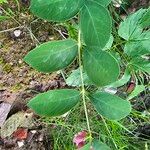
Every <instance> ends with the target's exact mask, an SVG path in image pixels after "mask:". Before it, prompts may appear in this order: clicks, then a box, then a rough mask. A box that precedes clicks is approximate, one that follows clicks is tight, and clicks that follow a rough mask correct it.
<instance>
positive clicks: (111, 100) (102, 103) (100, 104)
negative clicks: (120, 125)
mask: <svg viewBox="0 0 150 150" xmlns="http://www.w3.org/2000/svg"><path fill="white" fill-rule="evenodd" d="M90 99H91V101H92V103H93V105H94V107H95V108H96V110H97V112H98V113H99V114H100V115H102V116H104V117H106V118H107V119H110V120H120V119H122V118H124V117H126V116H127V115H129V113H130V112H131V104H130V102H129V101H127V100H123V99H121V98H120V97H117V96H115V95H111V94H109V93H105V92H97V93H94V94H93V95H91V96H90Z"/></svg>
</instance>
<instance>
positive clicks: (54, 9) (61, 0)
mask: <svg viewBox="0 0 150 150" xmlns="http://www.w3.org/2000/svg"><path fill="white" fill-rule="evenodd" d="M83 4H84V0H31V6H30V8H31V11H32V13H33V14H35V15H36V16H38V17H40V18H42V19H45V20H48V21H65V20H68V19H70V18H72V17H74V16H75V15H76V14H77V13H78V12H79V10H80V9H81V7H82V6H83Z"/></svg>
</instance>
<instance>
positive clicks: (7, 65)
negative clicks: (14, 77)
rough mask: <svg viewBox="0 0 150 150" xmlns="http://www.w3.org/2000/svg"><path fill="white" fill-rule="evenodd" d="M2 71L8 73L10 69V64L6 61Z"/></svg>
mask: <svg viewBox="0 0 150 150" xmlns="http://www.w3.org/2000/svg"><path fill="white" fill-rule="evenodd" d="M3 71H5V72H7V73H9V72H11V71H12V66H11V65H10V64H8V63H6V64H5V65H4V66H3Z"/></svg>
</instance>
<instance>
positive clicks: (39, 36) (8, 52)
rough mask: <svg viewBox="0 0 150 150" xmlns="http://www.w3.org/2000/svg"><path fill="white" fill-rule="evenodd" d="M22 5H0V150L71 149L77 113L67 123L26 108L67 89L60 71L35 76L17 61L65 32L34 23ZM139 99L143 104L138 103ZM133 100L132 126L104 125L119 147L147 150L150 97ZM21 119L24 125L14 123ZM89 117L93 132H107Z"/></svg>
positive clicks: (79, 121) (79, 120) (77, 128)
mask: <svg viewBox="0 0 150 150" xmlns="http://www.w3.org/2000/svg"><path fill="white" fill-rule="evenodd" d="M147 5H148V3H146V1H140V6H139V3H138V4H137V2H133V4H132V5H131V6H130V7H129V8H128V10H127V11H128V13H130V12H133V11H135V10H136V9H139V7H142V6H147ZM28 7H29V4H28V1H23V0H22V1H21V2H20V3H16V2H15V1H10V2H9V4H7V3H6V4H4V5H2V6H0V14H9V16H10V17H9V18H8V19H6V20H3V21H0V125H2V124H4V122H6V119H7V124H8V126H7V129H6V128H5V129H3V130H4V131H3V136H1V138H0V150H7V149H8V150H35V149H37V150H44V149H45V150H50V149H52V150H53V149H54V150H59V149H60V150H65V149H66V150H71V149H73V148H71V145H73V142H72V139H73V136H74V135H75V134H76V133H77V132H79V131H81V130H83V129H84V127H85V121H84V119H82V118H79V117H78V115H80V116H82V114H83V113H84V112H83V110H78V108H75V110H73V112H71V114H74V117H73V118H72V119H70V115H69V116H67V117H61V118H56V119H55V120H53V119H51V118H40V117H39V116H37V115H35V114H34V113H33V112H32V111H31V110H30V109H29V108H28V107H27V106H26V104H27V102H28V100H29V99H31V98H32V97H34V96H35V95H36V94H38V93H40V92H45V91H48V90H51V89H60V88H65V87H67V85H66V83H65V79H64V77H62V73H61V72H55V73H52V74H43V73H39V72H37V71H35V70H34V69H32V68H31V67H29V66H28V65H27V64H26V63H25V62H24V61H23V58H24V56H25V55H26V54H27V53H28V52H29V51H30V50H31V49H33V48H34V47H35V46H37V45H39V44H40V43H43V42H46V41H50V40H57V39H63V36H67V34H68V33H67V32H66V30H65V29H64V28H63V27H62V25H61V24H52V23H48V22H46V21H43V20H41V19H35V17H34V16H33V15H32V14H31V13H30V12H29V9H28ZM123 15H124V14H123ZM62 33H63V34H62ZM73 67H74V66H73ZM66 72H67V73H68V72H69V71H68V70H67V71H64V74H65V75H66V76H67V74H66ZM124 88H127V87H124ZM141 100H143V102H144V104H142V105H141V103H140V101H141ZM135 101H136V103H134V104H135V105H134V107H135V109H136V110H137V112H136V113H134V114H132V115H131V116H130V119H131V120H130V123H131V122H132V123H131V124H128V123H129V122H128V121H126V120H123V121H122V123H124V124H123V125H124V128H125V130H123V129H122V128H121V127H120V126H118V125H117V124H115V123H112V122H109V121H108V122H107V123H108V127H109V128H111V129H112V131H113V132H114V133H112V137H113V138H114V140H115V141H116V143H117V144H120V145H121V146H122V147H123V146H125V145H126V144H129V145H133V147H134V148H133V150H134V149H135V150H144V149H145V150H148V149H146V148H147V147H149V149H150V118H149V117H147V116H148V115H147V114H148V113H149V112H148V111H147V110H148V109H149V108H150V95H149V94H145V93H142V94H141V95H140V96H139V97H137V99H136V100H135ZM144 106H146V109H145V107H144ZM2 112H3V113H2ZM12 116H15V117H12ZM83 116H84V115H83ZM22 117H23V118H24V121H23V122H24V123H23V124H16V122H17V121H18V120H20V118H22ZM9 118H11V119H9ZM8 119H9V121H8ZM91 119H92V122H93V125H94V124H96V125H95V127H93V128H95V131H97V130H98V129H99V128H100V129H101V130H103V131H102V132H104V133H105V132H107V131H106V129H104V127H102V128H101V126H103V124H102V123H98V121H97V118H96V117H95V116H94V117H93V118H91ZM25 122H26V123H25ZM79 124H80V126H79ZM8 128H9V129H8ZM127 129H132V131H133V132H132V134H134V135H132V134H131V133H130V132H127ZM60 131H61V132H62V133H60ZM117 132H118V133H117ZM68 134H69V136H67V135H68ZM120 134H121V135H120ZM60 145H62V147H59V146H60ZM72 147H73V146H72ZM124 149H126V148H124ZM127 150H128V149H127ZM129 150H130V149H129Z"/></svg>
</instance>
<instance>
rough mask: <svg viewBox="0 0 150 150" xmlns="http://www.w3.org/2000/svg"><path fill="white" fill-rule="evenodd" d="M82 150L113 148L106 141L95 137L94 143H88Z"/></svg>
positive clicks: (107, 149) (108, 149)
mask: <svg viewBox="0 0 150 150" xmlns="http://www.w3.org/2000/svg"><path fill="white" fill-rule="evenodd" d="M80 150H111V149H110V148H109V147H108V146H107V145H106V144H105V143H103V142H101V141H99V140H96V139H94V140H93V142H92V143H88V144H86V145H85V146H84V147H82V148H81V149H80Z"/></svg>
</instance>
